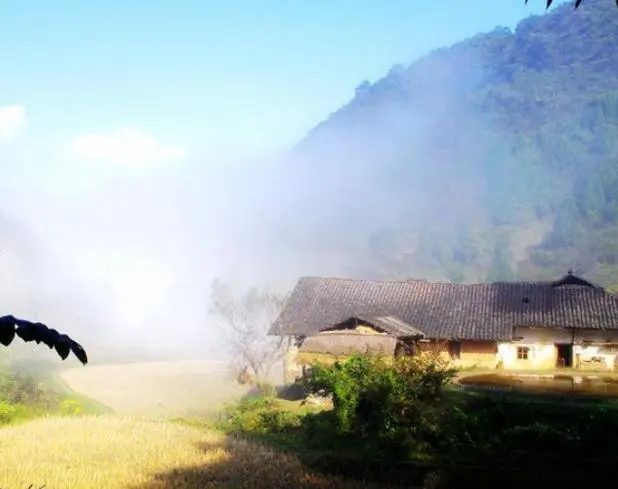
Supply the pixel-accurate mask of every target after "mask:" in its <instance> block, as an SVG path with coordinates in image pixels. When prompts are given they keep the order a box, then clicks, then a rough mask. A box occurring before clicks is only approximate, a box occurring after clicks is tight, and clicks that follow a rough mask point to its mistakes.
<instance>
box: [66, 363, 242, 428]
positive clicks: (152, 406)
mask: <svg viewBox="0 0 618 489" xmlns="http://www.w3.org/2000/svg"><path fill="white" fill-rule="evenodd" d="M62 378H63V380H64V381H65V382H66V383H67V384H68V385H69V387H70V388H71V389H73V390H75V391H77V392H80V393H82V394H84V395H86V396H88V397H90V398H92V399H95V400H97V401H99V402H101V403H103V404H105V405H107V406H109V407H110V408H112V409H113V410H114V411H116V412H118V413H129V414H139V415H148V416H165V417H179V416H196V415H198V416H199V415H208V414H211V413H214V412H216V411H217V410H219V409H220V408H221V407H222V406H223V405H224V403H226V402H228V401H232V400H234V399H237V398H239V397H241V396H242V395H243V394H245V393H246V392H247V388H245V387H242V386H239V385H237V384H235V383H232V382H231V381H230V380H229V378H228V376H227V375H226V365H225V363H223V362H208V361H170V362H143V363H130V364H121V365H96V366H92V367H90V366H88V367H84V368H75V369H71V370H67V371H66V372H64V373H63V374H62Z"/></svg>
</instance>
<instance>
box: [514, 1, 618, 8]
mask: <svg viewBox="0 0 618 489" xmlns="http://www.w3.org/2000/svg"><path fill="white" fill-rule="evenodd" d="M582 1H583V0H575V4H574V5H575V9H578V8H579V6H580V5H581V4H582ZM524 3H525V4H526V5H528V0H524ZM553 3H554V0H545V9H548V8H549V7H551V6H552V4H553ZM615 3H616V7H618V0H615Z"/></svg>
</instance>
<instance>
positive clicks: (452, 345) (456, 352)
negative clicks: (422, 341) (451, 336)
mask: <svg viewBox="0 0 618 489" xmlns="http://www.w3.org/2000/svg"><path fill="white" fill-rule="evenodd" d="M448 352H449V354H450V355H451V358H452V359H453V360H459V359H460V358H461V342H460V341H450V342H449V344H448Z"/></svg>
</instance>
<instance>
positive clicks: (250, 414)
mask: <svg viewBox="0 0 618 489" xmlns="http://www.w3.org/2000/svg"><path fill="white" fill-rule="evenodd" d="M300 424H301V415H300V414H297V413H292V412H290V411H287V410H285V409H282V408H281V407H279V405H278V403H277V400H276V399H275V398H272V397H252V398H249V399H245V400H243V401H241V402H240V403H238V404H235V405H232V406H228V407H227V408H226V409H225V410H224V411H223V415H222V419H221V421H220V423H219V427H220V428H222V429H224V430H225V431H227V432H231V433H242V434H248V435H268V434H278V433H282V432H284V431H285V430H286V429H289V428H294V427H298V426H300Z"/></svg>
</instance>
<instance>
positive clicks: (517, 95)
mask: <svg viewBox="0 0 618 489" xmlns="http://www.w3.org/2000/svg"><path fill="white" fill-rule="evenodd" d="M616 45H618V12H617V11H616V8H615V6H614V5H613V3H612V2H607V1H604V0H588V1H587V2H586V5H585V8H580V9H578V10H577V11H573V6H572V5H570V4H565V5H563V6H560V7H557V8H555V9H553V10H552V11H550V12H549V13H546V14H544V15H541V16H532V17H529V18H527V19H525V20H523V21H521V22H520V23H519V25H518V26H517V27H516V29H515V30H514V31H511V30H510V29H508V28H502V27H498V28H496V29H495V30H493V31H492V32H488V33H483V34H478V35H476V36H474V37H471V38H469V39H466V40H464V41H462V42H459V43H457V44H455V45H453V46H450V47H445V48H441V49H438V50H436V51H434V52H432V53H429V54H428V55H427V56H425V57H423V58H421V59H419V60H417V61H415V62H413V63H411V64H410V65H409V66H405V67H404V66H400V65H398V66H395V67H393V68H392V69H391V70H390V72H389V73H388V74H387V75H386V76H385V77H384V78H382V79H381V80H379V81H377V82H375V83H369V82H367V81H365V82H362V83H360V84H359V86H358V88H357V89H356V92H355V96H354V97H353V99H352V100H351V101H350V102H349V103H348V104H346V105H345V106H343V107H341V108H340V109H339V110H337V111H336V112H334V113H332V114H331V115H330V117H328V119H326V120H325V121H324V122H323V123H321V124H319V125H318V126H317V127H315V128H314V129H312V130H311V131H310V132H309V133H308V134H307V135H306V137H305V138H303V139H302V140H301V141H300V142H299V143H298V144H297V145H296V146H295V147H294V148H292V149H291V151H290V152H289V154H288V155H287V157H286V159H285V170H284V172H283V173H284V177H282V180H281V184H280V192H279V194H280V196H279V200H278V205H279V207H280V209H281V210H280V211H279V214H278V224H277V225H278V227H277V236H278V237H279V241H280V245H279V246H280V247H281V249H282V250H283V249H284V248H287V249H293V250H294V253H296V254H297V256H298V257H302V258H299V261H302V263H303V265H302V267H300V268H302V272H305V271H309V270H310V271H311V272H312V273H328V274H342V275H353V276H356V277H367V278H386V277H391V278H396V277H397V278H401V277H407V276H414V277H423V278H426V279H430V280H450V281H456V282H470V281H487V280H490V281H494V280H510V279H538V278H548V277H555V276H559V275H561V274H563V273H564V272H565V271H566V270H567V269H569V268H574V269H575V270H576V271H577V272H578V273H583V274H584V275H585V276H586V277H588V278H589V279H592V280H597V281H598V282H599V283H601V284H605V285H615V284H618V51H617V50H616V49H615V47H616ZM300 268H299V271H300Z"/></svg>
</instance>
